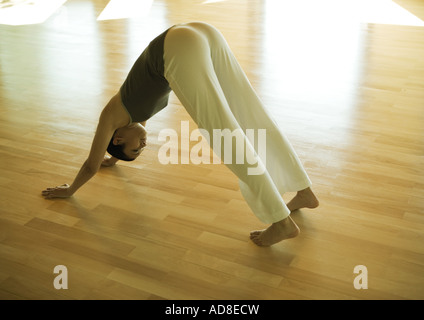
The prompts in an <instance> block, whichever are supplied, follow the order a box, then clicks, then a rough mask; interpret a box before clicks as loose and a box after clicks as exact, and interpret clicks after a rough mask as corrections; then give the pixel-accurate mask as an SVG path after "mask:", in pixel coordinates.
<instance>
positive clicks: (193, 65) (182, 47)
mask: <svg viewBox="0 0 424 320" xmlns="http://www.w3.org/2000/svg"><path fill="white" fill-rule="evenodd" d="M201 28H203V26H201ZM201 28H200V27H199V28H195V27H193V26H185V27H177V28H173V29H171V30H170V31H169V33H168V35H167V37H166V40H165V54H164V60H165V77H166V78H167V80H168V81H169V83H170V86H171V88H172V89H173V90H174V92H175V94H176V95H177V97H178V98H179V99H180V101H181V103H182V104H183V105H184V107H185V108H186V109H187V111H188V113H189V114H190V115H191V117H192V118H193V120H194V121H195V122H196V123H197V124H198V126H199V127H200V128H204V129H206V130H208V131H209V133H210V135H211V136H212V132H213V130H214V129H220V130H223V129H229V130H231V131H234V130H241V129H242V127H241V125H240V123H239V121H238V119H239V120H240V122H243V127H244V129H249V127H248V126H249V124H252V123H248V121H247V120H246V119H243V117H242V116H241V114H242V112H240V111H239V110H237V108H234V107H233V108H231V106H230V104H229V103H228V99H227V96H228V95H229V94H228V90H227V89H228V88H225V89H224V88H223V87H222V84H223V82H225V85H226V86H227V85H228V81H231V80H230V79H229V78H230V77H228V75H227V76H225V75H224V72H221V71H222V68H223V67H222V66H221V64H222V63H221V61H219V59H220V58H218V57H217V56H216V54H215V53H214V52H215V50H218V51H219V50H222V49H226V48H228V46H221V48H219V46H220V45H221V44H220V43H210V42H211V41H212V42H216V40H215V39H213V38H212V37H211V36H210V35H209V34H208V31H204V30H201ZM217 48H218V49H217ZM224 51H225V50H224ZM222 58H225V55H224V56H222ZM227 58H228V57H227ZM237 65H238V64H237ZM238 68H239V67H238ZM220 70H221V71H220ZM240 70H241V69H238V70H236V71H235V72H234V73H237V72H240ZM218 73H219V75H218ZM230 74H231V73H230ZM243 76H244V74H243ZM234 77H235V78H237V76H236V75H234ZM244 77H245V76H244ZM224 78H226V79H225V80H224ZM246 80H247V79H246ZM245 90H247V92H244V91H245ZM225 91H227V95H226V94H225ZM251 91H253V89H252V88H251V87H250V84H249V88H246V87H240V86H239V87H235V91H233V92H232V94H234V95H235V96H240V97H243V96H244V94H245V93H247V94H250V93H251ZM230 100H234V99H230ZM234 103H236V101H232V104H234ZM260 107H261V108H262V109H259V110H256V111H257V112H259V115H261V114H262V111H263V107H262V105H260ZM254 108H255V106H254V105H253V104H252V105H251V106H250V107H249V108H248V111H249V112H252V111H254ZM233 109H235V110H233ZM233 111H236V112H235V113H236V114H234V112H233ZM237 118H238V119H237ZM265 119H266V120H267V121H270V119H269V117H265ZM271 122H272V121H271ZM246 123H247V124H246ZM252 125H253V124H252ZM273 125H274V126H275V124H273ZM256 127H257V128H259V127H260V125H258V124H256ZM268 127H269V123H268ZM262 128H263V127H262ZM251 129H255V127H253V128H251ZM266 129H267V130H268V128H266ZM272 130H275V128H272ZM276 131H277V132H278V129H277V130H276ZM267 134H268V132H267ZM244 139H245V142H246V153H249V154H255V150H254V147H253V146H254V144H253V143H250V142H248V139H247V138H246V136H244ZM267 140H268V136H267ZM214 151H215V152H216V151H219V153H220V154H221V155H223V152H221V151H222V150H214ZM233 153H234V156H233V163H230V164H227V166H228V167H229V168H230V170H232V171H233V172H234V173H235V174H236V175H237V176H238V178H239V181H240V187H241V191H242V193H243V196H244V197H245V199H246V201H247V203H248V204H249V206H250V207H251V208H252V211H253V212H254V213H255V214H256V216H257V217H258V218H259V219H260V220H262V221H264V222H266V223H272V224H273V225H272V226H274V228H271V227H272V226H271V227H270V229H272V230H274V231H281V228H275V225H276V223H277V222H278V223H279V224H278V226H282V224H280V222H282V221H283V220H284V221H288V222H290V223H289V224H287V223H285V224H284V227H285V229H287V230H288V232H286V233H285V235H284V236H283V238H287V237H292V236H293V235H294V234H297V232H298V228H297V226H295V224H294V223H293V221H292V220H291V219H290V218H288V215H289V213H290V210H289V208H287V206H286V205H285V203H284V201H283V199H282V197H281V195H280V193H279V190H278V188H277V187H276V185H275V183H274V181H273V179H272V178H271V176H270V174H269V172H268V171H267V170H265V171H264V173H263V174H261V175H249V174H248V171H247V169H248V166H247V159H246V155H244V156H245V158H244V162H243V164H237V163H234V161H235V155H236V154H235V151H234V150H233ZM277 229H278V230H277ZM272 233H275V232H271V231H270V230H268V231H267V232H264V233H263V234H262V236H261V235H258V233H255V234H254V235H253V236H252V237H253V238H252V240H254V241H255V240H257V241H255V242H256V243H257V244H261V245H268V244H272V243H274V242H276V241H275V239H276V237H274V236H271V234H272ZM279 233H280V236H279V237H277V238H278V240H277V242H278V241H281V240H282V239H281V234H283V233H281V232H279ZM261 238H262V239H261ZM265 238H268V239H265ZM259 240H260V241H259ZM259 242H260V243H259ZM270 242H272V243H270Z"/></svg>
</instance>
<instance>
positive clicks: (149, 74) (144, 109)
mask: <svg viewBox="0 0 424 320" xmlns="http://www.w3.org/2000/svg"><path fill="white" fill-rule="evenodd" d="M168 31H169V29H167V30H166V31H165V32H163V33H162V34H160V35H159V36H157V37H156V38H155V39H154V40H152V41H151V42H150V43H149V45H148V46H147V47H146V49H145V50H144V51H143V53H142V54H141V55H140V57H138V59H137V60H136V62H135V63H134V65H133V67H132V68H131V70H130V72H129V73H128V76H127V78H126V79H125V81H124V83H123V85H122V86H121V89H120V92H121V99H122V103H123V105H124V107H125V108H126V109H127V111H128V113H129V115H130V116H131V121H132V122H143V121H146V120H147V119H149V118H151V117H152V116H153V115H154V114H156V113H158V112H159V111H160V110H162V109H163V108H165V107H166V106H167V105H168V100H169V93H170V92H171V88H170V87H169V83H168V81H167V80H166V79H165V77H164V60H163V53H164V41H165V36H166V34H167V32H168Z"/></svg>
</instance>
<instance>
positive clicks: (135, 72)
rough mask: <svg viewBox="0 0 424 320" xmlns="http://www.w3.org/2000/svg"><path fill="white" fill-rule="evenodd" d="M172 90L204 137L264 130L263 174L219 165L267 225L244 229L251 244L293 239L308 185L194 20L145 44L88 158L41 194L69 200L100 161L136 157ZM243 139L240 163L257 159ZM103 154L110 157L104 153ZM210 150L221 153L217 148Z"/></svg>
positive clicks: (209, 32) (209, 30) (311, 203)
mask: <svg viewBox="0 0 424 320" xmlns="http://www.w3.org/2000/svg"><path fill="white" fill-rule="evenodd" d="M171 90H173V91H174V93H175V94H176V96H177V97H178V99H179V100H180V101H181V103H182V104H183V106H184V108H185V109H186V110H187V112H188V113H189V114H190V116H191V117H192V118H193V120H194V121H195V122H196V124H197V125H198V127H199V128H202V129H204V130H207V131H208V132H209V133H210V134H212V132H213V130H214V129H220V130H223V129H229V130H230V131H234V130H239V131H240V130H241V131H242V132H246V129H255V130H259V129H266V160H265V159H259V162H258V164H259V163H260V164H261V165H262V166H263V167H264V168H265V170H264V172H263V173H262V174H260V175H249V174H248V170H247V161H244V162H242V163H229V164H226V165H227V166H228V167H229V169H230V170H231V171H232V172H234V173H235V174H236V175H237V177H238V178H239V184H240V190H241V192H242V194H243V196H244V198H245V199H246V201H247V203H248V205H249V206H250V208H251V209H252V211H253V212H254V214H255V215H256V216H257V217H258V218H259V219H260V220H262V221H263V222H265V223H268V224H271V225H270V226H269V227H268V228H267V229H265V230H260V231H253V232H251V234H250V238H251V240H252V241H253V242H254V243H255V244H257V245H259V246H270V245H272V244H275V243H277V242H279V241H282V240H284V239H289V238H293V237H295V236H297V235H298V233H299V228H298V226H297V225H296V224H295V223H294V221H293V220H292V219H291V218H290V216H289V215H290V213H291V212H292V211H294V210H297V209H300V208H304V207H307V208H315V207H317V206H318V200H317V198H316V197H315V195H314V193H313V192H312V190H311V188H310V186H311V182H310V180H309V178H308V176H307V174H306V172H305V170H304V169H303V167H302V164H301V163H300V161H299V159H298V157H297V155H296V153H295V152H294V150H293V148H292V147H291V145H290V143H289V142H288V141H287V139H286V138H285V137H284V136H283V135H282V134H281V133H280V131H279V129H278V127H277V125H276V124H275V122H274V121H273V120H272V119H271V118H270V116H269V115H268V113H267V112H266V110H265V108H264V106H263V104H262V102H261V101H260V100H259V98H258V97H257V95H256V93H255V91H254V90H253V88H252V86H251V85H250V83H249V81H248V79H247V78H246V75H245V74H244V72H243V70H242V69H241V67H240V65H239V64H238V62H237V61H236V59H235V57H234V55H233V54H232V52H231V50H230V48H229V47H228V44H227V43H226V41H225V39H224V38H223V36H222V35H221V33H220V32H219V31H218V30H216V29H215V28H214V27H212V26H211V25H208V24H205V23H200V22H195V23H187V24H179V25H175V26H173V27H171V28H169V29H168V30H166V31H165V32H164V33H162V34H161V35H159V36H158V37H157V38H155V39H154V40H153V41H152V42H151V43H150V44H149V46H148V47H147V48H146V49H145V50H144V51H143V53H142V54H141V56H140V57H139V58H138V59H137V61H136V62H135V64H134V66H133V68H132V69H131V71H130V73H129V74H128V77H127V79H126V80H125V82H124V84H123V85H122V87H121V89H120V90H119V92H118V93H117V94H116V95H115V96H114V97H113V98H112V99H111V100H110V102H109V103H108V104H107V105H106V107H105V108H104V109H103V111H102V113H101V115H100V119H99V123H98V127H97V130H96V133H95V136H94V140H93V143H92V146H91V150H90V153H89V156H88V159H87V160H86V161H85V162H84V164H83V166H82V168H81V169H80V171H79V172H78V174H77V176H76V178H75V180H74V182H73V183H72V184H71V185H67V184H66V185H62V186H59V187H55V188H47V189H46V190H44V191H43V192H42V194H43V196H44V197H45V198H48V199H50V198H56V197H70V196H72V195H73V194H74V193H75V192H76V191H77V190H78V189H79V188H80V187H81V186H82V185H83V184H84V183H86V182H87V181H88V180H89V179H90V178H91V177H93V176H94V175H95V174H96V172H97V171H98V170H99V168H100V166H101V165H102V164H103V165H113V164H115V163H116V162H117V161H118V160H126V161H131V160H134V159H136V158H137V157H138V156H139V155H140V152H141V151H142V149H143V148H144V147H145V145H146V131H145V129H144V126H145V123H146V121H147V120H148V119H149V118H150V117H152V116H153V115H154V114H155V113H157V112H158V111H160V110H161V109H163V108H164V107H165V106H166V105H167V103H168V96H169V93H170V91H171ZM244 139H245V142H246V155H245V156H244V157H245V159H244V160H246V157H247V154H250V155H252V154H254V155H255V156H257V154H258V152H257V146H256V149H255V147H254V145H255V144H254V141H249V139H248V138H247V137H246V136H244ZM106 150H107V151H108V152H109V153H110V154H111V156H112V157H110V158H109V157H105V156H104V155H105V151H106ZM214 151H215V152H216V153H217V154H220V155H223V152H221V151H223V150H214ZM234 152H236V151H235V150H233V153H234ZM233 159H235V158H234V157H233ZM261 161H262V162H261ZM289 191H292V192H294V191H297V194H296V196H295V197H294V198H293V199H292V200H291V201H290V202H289V203H288V204H287V205H286V204H285V203H284V201H283V199H282V197H281V194H283V193H284V192H289Z"/></svg>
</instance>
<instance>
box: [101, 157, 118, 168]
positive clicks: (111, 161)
mask: <svg viewBox="0 0 424 320" xmlns="http://www.w3.org/2000/svg"><path fill="white" fill-rule="evenodd" d="M118 160H119V159H117V158H115V157H110V156H108V155H105V157H104V158H103V161H102V166H103V167H111V166H113V165H115V163H117V162H118Z"/></svg>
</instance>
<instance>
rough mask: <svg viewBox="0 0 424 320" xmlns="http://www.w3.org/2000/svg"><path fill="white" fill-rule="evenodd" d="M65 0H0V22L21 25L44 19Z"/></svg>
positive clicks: (41, 21)
mask: <svg viewBox="0 0 424 320" xmlns="http://www.w3.org/2000/svg"><path fill="white" fill-rule="evenodd" d="M65 2H66V0H6V1H1V0H0V24H8V25H14V26H16V25H23V24H38V23H43V22H44V21H46V20H47V19H48V18H49V17H50V16H51V15H52V14H53V13H54V12H55V11H56V10H57V9H59V8H60V7H61V6H62V5H63V4H64V3H65Z"/></svg>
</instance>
